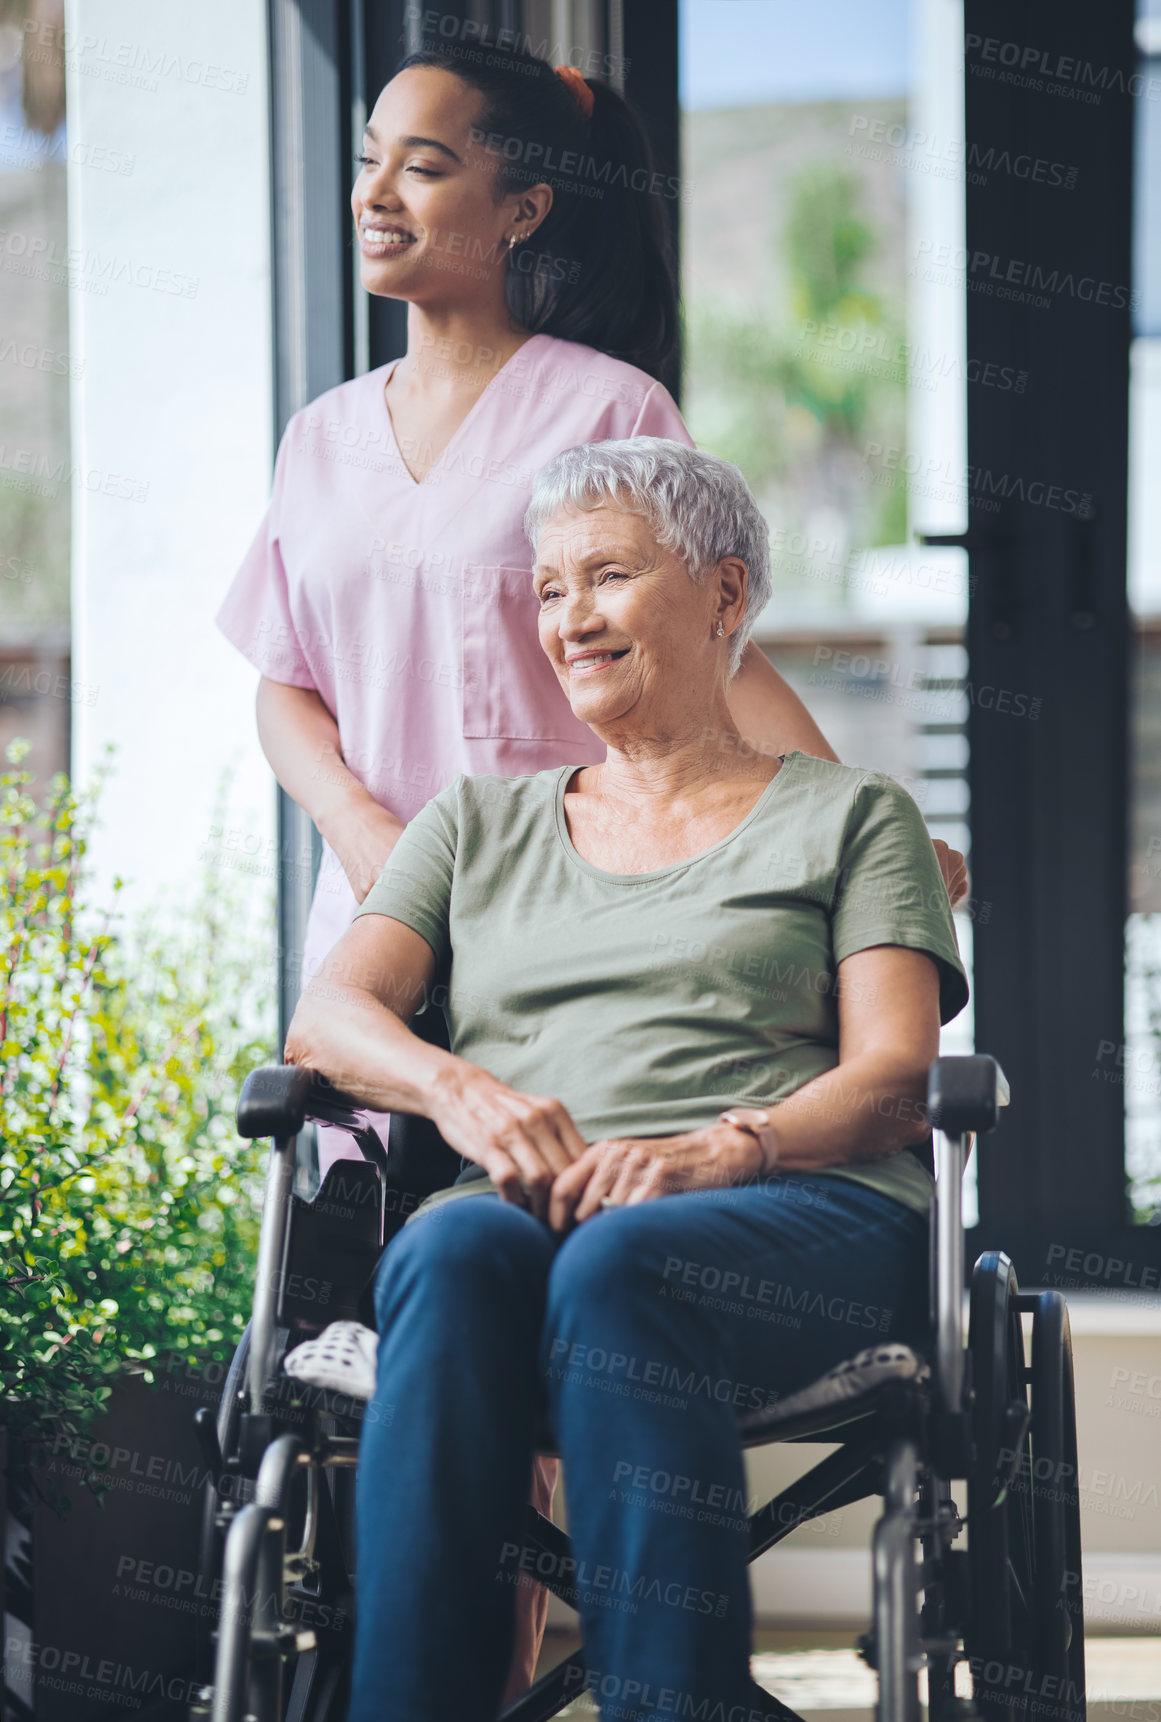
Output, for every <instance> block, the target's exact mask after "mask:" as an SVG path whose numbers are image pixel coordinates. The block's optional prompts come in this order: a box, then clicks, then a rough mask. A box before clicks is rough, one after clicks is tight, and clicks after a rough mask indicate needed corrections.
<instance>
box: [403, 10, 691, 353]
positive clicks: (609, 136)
mask: <svg viewBox="0 0 1161 1722" xmlns="http://www.w3.org/2000/svg"><path fill="white" fill-rule="evenodd" d="M411 66H436V67H440V68H442V69H443V70H444V71H448V72H454V73H455V75H456V77H457V78H462V79H463V81H464V83H465V84H468V85H469V86H470V87H471V88H472V89H474V90H478V91H479V92H480V94H481V95H482V96H483V98H484V101H483V106H482V108H481V109H480V112H479V115H478V116H477V119H476V122H475V125H474V127H473V133H472V135H473V140H474V141H475V142H476V143H478V144H479V145H480V146H481V147H482V148H488V149H490V150H491V152H492V153H493V154H494V155H495V158H496V180H495V196H496V198H497V201H498V200H499V199H501V198H503V197H507V196H509V195H510V194H511V193H513V192H519V191H521V190H523V189H524V188H526V187H528V186H532V185H537V184H542V183H546V184H548V185H551V187H552V192H553V197H552V208H551V209H550V210H549V212H548V214H547V216H546V217H545V219H544V220H543V221H542V222H541V223H540V226H539V227H538V228H537V229H536V232H535V234H534V235H533V236H532V237H531V238H530V239H528V240H526V241H524V242H523V243H521V244H518V245H517V246H516V247H515V249H514V250H513V252H512V254H511V257H510V259H509V265H508V306H509V309H510V310H511V312H512V314H513V316H514V317H515V318H516V319H517V321H518V322H519V323H520V324H521V325H522V326H523V327H524V328H525V329H528V330H530V331H531V332H532V333H533V334H544V335H555V336H557V337H558V338H559V339H560V340H563V341H580V342H583V343H584V344H585V345H586V346H589V347H595V348H597V349H598V350H599V351H600V352H602V353H608V354H610V355H611V356H612V357H613V358H617V359H624V360H626V361H627V362H628V363H630V364H633V365H637V366H639V368H640V369H641V370H643V371H646V372H648V374H649V375H650V376H652V377H657V376H659V375H660V373H661V370H662V367H663V366H664V363H665V361H666V359H667V358H668V357H669V355H670V354H671V353H672V351H673V349H674V346H675V344H676V341H677V332H678V313H677V284H676V279H675V271H674V264H673V255H672V246H671V244H670V241H669V232H670V229H669V227H668V223H667V220H666V215H665V203H666V200H667V199H672V198H674V197H676V196H677V194H678V189H679V188H678V184H677V181H676V179H675V178H672V177H669V176H663V175H660V174H658V173H656V172H655V170H654V166H653V152H652V150H651V149H650V146H649V139H648V136H647V135H646V132H645V128H644V127H643V125H642V124H641V121H640V119H639V118H638V116H637V114H636V113H635V112H634V110H633V109H632V108H631V107H630V106H629V104H628V103H627V102H626V101H624V100H623V99H622V97H620V96H619V95H618V94H617V92H616V91H615V90H613V89H611V88H610V87H609V85H607V84H602V83H599V82H597V80H596V79H586V80H585V82H586V84H587V86H588V88H589V90H590V91H591V92H592V98H593V100H592V114H591V116H586V115H585V113H584V109H583V107H582V103H581V101H580V100H578V97H577V95H576V93H575V91H574V90H573V89H572V88H571V87H570V85H569V83H568V81H566V80H565V79H564V78H561V77H558V76H557V75H556V73H555V72H554V71H553V69H552V67H551V66H550V65H549V63H548V61H547V60H542V59H539V58H538V57H537V56H535V55H533V54H529V53H527V52H524V51H522V50H520V49H519V48H516V47H514V48H512V49H510V50H508V49H501V48H498V47H497V48H485V47H481V46H479V45H478V44H473V45H471V51H470V53H469V52H468V51H467V48H466V47H465V50H464V51H463V52H462V54H461V53H459V52H457V44H455V43H448V44H445V45H444V46H441V47H438V48H431V49H424V50H421V51H420V52H418V53H414V54H409V55H408V56H407V57H406V58H405V59H404V60H401V61H400V63H399V65H398V66H397V67H396V71H397V72H402V71H406V70H407V69H408V68H409V67H411Z"/></svg>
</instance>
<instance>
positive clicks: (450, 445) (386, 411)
mask: <svg viewBox="0 0 1161 1722" xmlns="http://www.w3.org/2000/svg"><path fill="white" fill-rule="evenodd" d="M546 339H549V337H547V336H544V335H529V337H528V339H527V340H526V341H522V342H521V343H520V345H519V346H518V347H517V349H516V351H515V352H514V353H510V354H509V356H508V358H506V359H505V361H504V363H503V364H502V365H501V366H500V369H499V370H498V371H497V372H496V375H495V376H494V377H489V379H488V381H487V382H486V383H485V384H484V387H483V388H482V389H481V390H480V392H479V394H478V395H477V396H476V398H475V400H474V401H473V402H472V404H471V406H470V407H469V408H468V410H467V412H466V413H465V414H464V416H463V418H462V419H461V420H460V422H459V424H458V425H457V426H456V428H455V430H454V431H453V432H452V434H451V436H450V437H449V438H448V440H447V441H446V442H445V443H444V445H443V447H442V448H441V449H440V451H439V453H438V454H437V455H436V457H435V459H434V460H433V461H432V463H431V465H430V466H429V467H428V469H427V471H426V472H425V473H424V475H423V477H422V478H416V476H415V474H414V473H413V472H412V470H411V468H410V467H409V466H408V464H407V462H406V461H405V460H404V458H403V451H402V449H401V448H400V447H399V438H398V437H397V436H396V435H395V424H394V421H393V420H392V417H391V408H390V407H389V406H388V405H387V384H388V383H389V382H390V381H391V378H392V376H393V375H394V374H395V367H396V365H398V364H399V362H400V360H401V359H403V358H405V357H406V355H405V354H403V353H401V354H400V355H399V358H398V359H391V360H390V361H389V362H388V363H387V364H386V365H385V366H384V367H383V380H382V382H381V383H380V384H379V404H380V407H381V408H382V411H383V416H384V418H385V419H386V420H387V434H388V436H389V437H390V438H391V443H392V446H393V448H394V450H395V454H396V457H397V459H398V461H399V465H400V466H401V467H402V469H403V471H404V472H405V473H406V475H407V478H408V479H409V481H410V482H411V484H412V485H413V486H414V488H415V489H416V490H421V489H422V488H423V486H424V485H425V484H426V483H427V481H428V479H429V478H430V477H431V475H432V473H434V472H437V471H438V470H439V468H440V467H441V466H442V465H443V463H444V461H445V459H446V458H447V455H448V454H449V452H450V451H451V450H452V449H454V447H455V445H456V443H457V442H458V441H459V440H460V438H461V437H462V436H463V434H464V432H465V431H466V430H467V428H468V426H469V425H470V424H471V422H472V420H473V418H474V417H475V416H476V414H477V413H478V412H479V410H480V408H481V406H482V405H483V403H484V401H485V400H486V399H487V396H488V392H489V390H490V389H492V388H493V387H494V386H495V384H496V383H498V382H499V380H500V378H501V377H502V376H503V375H504V372H505V371H506V370H507V369H508V367H509V365H511V364H512V363H513V362H514V361H515V360H516V359H518V358H519V357H520V354H521V353H524V352H526V351H527V349H528V348H529V347H530V346H531V345H532V343H533V341H542V340H546Z"/></svg>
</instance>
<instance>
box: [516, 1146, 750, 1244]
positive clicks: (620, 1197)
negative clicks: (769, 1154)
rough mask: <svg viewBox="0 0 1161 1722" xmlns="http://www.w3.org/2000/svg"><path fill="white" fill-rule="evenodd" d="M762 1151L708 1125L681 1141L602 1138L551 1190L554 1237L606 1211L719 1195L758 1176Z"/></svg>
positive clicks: (550, 1205) (586, 1151) (555, 1182)
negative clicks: (687, 1193) (695, 1194)
mask: <svg viewBox="0 0 1161 1722" xmlns="http://www.w3.org/2000/svg"><path fill="white" fill-rule="evenodd" d="M762 1169H763V1168H762V1150H761V1148H760V1147H759V1145H758V1142H757V1141H756V1139H755V1138H754V1136H752V1135H751V1133H750V1132H749V1131H748V1130H740V1129H738V1127H737V1126H736V1125H733V1124H708V1125H706V1126H705V1128H704V1129H702V1130H687V1131H685V1132H684V1133H683V1134H682V1135H680V1136H638V1137H606V1138H605V1139H604V1140H602V1141H600V1142H592V1143H590V1144H589V1146H588V1148H587V1149H586V1150H585V1152H584V1153H583V1154H582V1155H581V1157H580V1159H579V1160H577V1161H575V1162H574V1163H573V1165H571V1166H569V1167H568V1169H567V1170H566V1171H564V1172H561V1173H560V1174H559V1175H558V1176H557V1178H556V1179H555V1181H554V1182H553V1186H552V1193H551V1197H550V1199H549V1204H548V1223H549V1225H550V1226H551V1228H552V1230H553V1231H554V1232H562V1231H564V1230H565V1229H566V1228H567V1227H568V1226H570V1225H579V1224H580V1223H581V1221H582V1220H587V1219H589V1218H590V1216H591V1215H593V1214H599V1213H600V1211H601V1209H602V1208H604V1207H621V1206H622V1205H627V1204H629V1203H631V1202H648V1201H651V1200H652V1199H653V1198H654V1197H655V1196H673V1195H676V1194H678V1192H680V1191H682V1190H717V1189H721V1188H722V1187H723V1186H725V1185H729V1184H741V1183H744V1182H745V1181H746V1180H747V1179H749V1178H753V1177H755V1176H756V1175H757V1174H758V1173H760V1172H761V1171H762Z"/></svg>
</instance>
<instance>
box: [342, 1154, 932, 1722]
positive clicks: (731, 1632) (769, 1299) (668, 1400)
mask: <svg viewBox="0 0 1161 1722" xmlns="http://www.w3.org/2000/svg"><path fill="white" fill-rule="evenodd" d="M926 1303H927V1223H926V1221H925V1220H924V1219H923V1218H922V1217H921V1216H920V1215H918V1214H915V1213H912V1212H911V1211H910V1210H908V1209H906V1208H904V1207H902V1206H901V1205H900V1204H899V1203H897V1202H895V1201H893V1200H892V1199H891V1198H890V1197H887V1196H882V1195H880V1194H879V1193H878V1192H877V1191H873V1190H869V1189H866V1188H863V1187H861V1186H859V1185H857V1184H853V1183H850V1182H848V1181H846V1180H844V1179H841V1178H834V1177H827V1176H825V1175H816V1176H807V1175H805V1174H800V1173H790V1174H787V1175H785V1176H783V1177H780V1178H777V1179H773V1180H771V1181H770V1182H769V1183H767V1184H764V1185H762V1184H760V1185H754V1186H750V1187H747V1188H744V1189H723V1190H709V1191H699V1192H697V1193H689V1194H684V1195H678V1196H664V1197H661V1198H659V1199H657V1200H655V1201H650V1202H643V1203H640V1204H638V1205H635V1206H633V1207H628V1208H624V1207H622V1208H610V1209H605V1210H603V1211H602V1212H601V1213H599V1214H596V1215H594V1216H593V1217H592V1218H591V1219H589V1220H586V1221H584V1222H583V1223H582V1224H581V1225H580V1226H578V1227H577V1228H576V1229H575V1230H574V1231H573V1232H571V1233H569V1234H568V1235H567V1236H566V1237H564V1238H563V1240H562V1239H561V1238H559V1237H558V1236H557V1235H555V1234H553V1233H552V1232H550V1231H549V1230H548V1228H547V1227H546V1226H545V1225H544V1224H543V1223H542V1222H541V1221H539V1220H537V1219H535V1218H534V1217H533V1216H532V1215H530V1214H529V1213H527V1212H526V1211H525V1210H524V1209H522V1208H518V1207H516V1206H514V1205H513V1204H511V1203H506V1202H503V1201H501V1200H500V1199H499V1197H497V1196H495V1195H490V1194H482V1195H480V1196H479V1197H473V1198H462V1199H460V1200H455V1201H451V1202H448V1203H447V1204H446V1205H442V1206H437V1207H435V1208H433V1209H431V1210H429V1211H428V1212H426V1213H424V1214H421V1215H419V1216H418V1217H417V1218H416V1219H415V1220H414V1221H412V1222H411V1223H410V1224H408V1225H407V1226H405V1227H404V1228H403V1230H402V1231H401V1232H400V1233H399V1234H398V1235H397V1236H396V1237H395V1238H394V1239H393V1240H392V1242H391V1244H390V1246H389V1248H388V1249H387V1251H386V1252H385V1254H384V1257H383V1261H382V1263H381V1266H380V1270H379V1277H378V1282H377V1286H376V1309H377V1314H378V1325H379V1333H380V1335H381V1338H380V1344H379V1373H378V1385H377V1388H376V1393H375V1399H374V1401H373V1402H372V1404H371V1405H370V1406H369V1407H368V1415H367V1419H366V1422H365V1424H364V1431H363V1439H362V1450H361V1456H360V1464H359V1475H358V1514H359V1559H358V1623H357V1631H356V1642H355V1662H354V1671H353V1690H352V1699H351V1709H350V1713H349V1722H493V1719H494V1718H495V1715H496V1712H497V1709H498V1706H499V1699H500V1694H501V1691H502V1689H503V1685H504V1678H505V1674H506V1673H507V1669H508V1663H509V1659H510V1656H511V1651H512V1636H513V1584H514V1582H515V1580H516V1577H517V1574H518V1573H519V1572H520V1571H521V1568H522V1566H523V1570H525V1571H528V1570H532V1571H533V1572H535V1567H534V1566H530V1560H531V1557H530V1556H525V1554H524V1552H523V1524H524V1513H525V1504H526V1502H527V1500H528V1488H529V1476H530V1468H531V1463H532V1455H533V1439H534V1431H535V1428H536V1424H537V1419H538V1416H539V1414H540V1413H541V1411H542V1409H543V1408H544V1407H547V1411H548V1416H549V1419H550V1422H551V1426H552V1429H553V1431H554V1433H555V1435H556V1441H557V1446H558V1450H559V1452H560V1455H561V1458H562V1460H563V1464H564V1487H565V1497H566V1501H567V1505H568V1518H569V1531H570V1535H571V1537H572V1542H573V1556H574V1558H575V1561H576V1568H575V1571H573V1572H572V1573H571V1574H570V1575H569V1576H571V1578H572V1579H573V1581H574V1582H575V1583H576V1585H577V1587H578V1590H579V1597H580V1601H579V1607H580V1613H581V1618H582V1626H583V1632H584V1643H585V1655H586V1660H587V1664H588V1685H589V1687H590V1688H591V1690H592V1693H593V1696H594V1698H595V1699H596V1701H597V1702H598V1703H599V1705H600V1710H601V1716H602V1718H603V1719H604V1722H611V1719H613V1718H615V1719H616V1722H638V1719H644V1718H652V1717H657V1718H666V1719H667V1722H672V1719H673V1717H674V1716H681V1715H694V1716H696V1715H702V1716H720V1717H721V1718H723V1719H724V1722H755V1719H756V1718H758V1717H760V1716H764V1715H765V1714H767V1713H769V1714H773V1713H774V1709H775V1706H774V1701H773V1700H768V1701H767V1707H766V1709H763V1708H762V1707H761V1694H760V1693H759V1692H758V1689H757V1688H756V1687H755V1686H754V1684H753V1683H752V1681H751V1679H750V1674H749V1657H750V1625H751V1623H750V1591H749V1581H748V1573H747V1566H748V1562H747V1550H748V1536H747V1522H746V1521H747V1514H748V1512H750V1511H753V1510H754V1509H755V1508H756V1506H757V1505H759V1504H760V1503H757V1502H753V1501H747V1499H746V1480H745V1474H744V1470H743V1462H742V1448H741V1445H740V1442H739V1439H738V1434H737V1427H736V1419H737V1416H738V1415H739V1413H740V1412H743V1411H746V1410H749V1409H753V1408H755V1407H756V1406H759V1405H764V1404H767V1403H770V1402H772V1401H773V1400H775V1399H777V1398H779V1397H780V1396H783V1395H785V1394H787V1393H791V1392H793V1391H795V1390H796V1389H797V1388H799V1387H803V1386H805V1385H806V1384H807V1383H808V1382H810V1381H812V1380H814V1379H815V1378H816V1377H817V1376H819V1375H821V1374H822V1373H823V1372H824V1371H825V1370H827V1369H829V1368H830V1367H831V1366H832V1365H833V1364H835V1363H838V1362H840V1361H841V1360H842V1359H843V1358H847V1357H851V1356H853V1355H854V1353H855V1352H857V1351H860V1350H862V1349H864V1348H865V1347H866V1346H869V1345H874V1344H878V1343H881V1342H882V1341H883V1340H884V1339H895V1340H903V1341H904V1342H906V1343H916V1342H918V1341H921V1340H922V1337H923V1335H924V1332H925V1327H926V1320H927V1315H926ZM703 1706H704V1707H703ZM719 1706H720V1708H719Z"/></svg>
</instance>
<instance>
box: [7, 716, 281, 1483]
mask: <svg viewBox="0 0 1161 1722" xmlns="http://www.w3.org/2000/svg"><path fill="white" fill-rule="evenodd" d="M26 752H27V743H23V742H17V743H14V744H13V745H12V746H11V747H10V748H9V750H8V759H9V761H10V764H11V766H12V767H13V769H11V770H9V771H8V772H6V773H5V774H3V775H2V776H0V873H2V877H3V882H4V895H3V902H2V906H0V1258H2V1260H3V1263H4V1265H3V1267H2V1268H0V1426H3V1427H4V1428H6V1430H7V1431H8V1434H9V1438H10V1447H13V1446H14V1447H15V1449H16V1450H17V1451H18V1452H22V1453H24V1454H26V1455H27V1454H30V1453H31V1454H35V1452H36V1450H37V1447H38V1445H39V1444H41V1443H43V1442H44V1441H46V1440H47V1439H49V1438H50V1437H52V1436H54V1435H60V1434H62V1433H63V1434H65V1435H69V1436H72V1435H75V1434H78V1433H80V1432H82V1431H83V1430H84V1429H85V1428H86V1427H87V1426H88V1425H89V1423H90V1422H91V1420H92V1418H93V1417H94V1416H95V1415H96V1414H97V1413H98V1412H99V1411H100V1410H101V1409H102V1407H103V1406H104V1404H105V1403H106V1401H107V1400H108V1397H109V1394H110V1392H111V1383H112V1380H113V1378H114V1377H115V1376H116V1374H117V1373H118V1372H119V1371H120V1370H123V1369H126V1368H131V1369H137V1370H140V1371H143V1372H144V1373H145V1374H146V1375H147V1376H149V1375H150V1373H151V1368H152V1367H153V1366H155V1365H156V1364H157V1363H158V1362H159V1360H161V1359H162V1358H163V1357H165V1356H167V1355H168V1356H172V1355H173V1354H175V1353H176V1354H184V1355H185V1356H187V1357H188V1356H194V1355H196V1356H197V1358H198V1359H199V1360H205V1359H226V1358H228V1357H229V1356H230V1355H231V1354H232V1352H233V1350H234V1348H235V1346H236V1344H237V1341H238V1338H239V1336H240V1334H241V1331H242V1328H243V1326H244V1325H245V1320H246V1310H247V1305H248V1301H249V1296H250V1288H251V1284H252V1277H253V1276H252V1268H251V1262H252V1259H253V1255H254V1251H255V1248H256V1244H257V1231H258V1219H257V1209H256V1200H255V1198H256V1187H257V1160H258V1151H257V1150H256V1149H255V1148H254V1147H253V1146H251V1145H249V1144H246V1143H242V1142H240V1141H239V1139H238V1138H237V1136H236V1134H235V1132H234V1127H233V1120H232V1112H233V1106H234V1101H235V1097H236V1094H237V1089H238V1085H239V1083H240V1081H241V1079H242V1077H243V1076H244V1075H245V1073H246V1071H247V1070H248V1069H250V1068H252V1067H253V1066H254V1065H255V1064H257V1063H260V1062H262V1061H263V1059H264V1058H266V1057H268V1056H269V1052H270V1046H271V1043H272V1040H273V1020H272V1019H273V1008H272V996H273V985H272V980H271V977H270V976H269V974H267V973H265V972H264V965H263V957H264V956H265V959H266V963H267V964H268V962H269V954H268V953H264V952H263V951H262V950H261V948H255V947H254V946H253V945H252V946H251V947H250V948H249V949H247V947H246V943H245V941H246V938H247V935H246V932H245V929H246V928H247V926H253V925H255V924H258V923H257V918H256V917H255V916H253V914H250V915H246V914H245V913H243V912H241V911H242V905H241V904H240V903H239V900H238V892H239V890H240V887H239V886H236V885H230V884H227V883H226V882H224V881H223V880H222V879H221V878H220V877H218V878H215V877H214V876H213V875H212V874H207V876H206V878H205V880H204V882H203V884H202V887H201V890H200V895H199V897H198V898H197V900H196V901H195V902H193V903H191V904H190V905H189V909H188V913H187V914H186V915H184V916H183V917H182V918H181V921H180V924H179V925H178V926H177V928H176V930H175V928H174V926H173V925H172V924H165V925H161V924H157V923H155V924H153V925H150V926H142V927H139V928H138V930H137V932H136V933H134V934H126V933H125V932H123V931H122V930H120V929H119V928H118V927H117V926H116V925H115V922H116V920H117V918H118V917H117V894H118V892H119V890H120V881H119V880H118V881H114V884H113V888H112V903H111V904H110V906H109V907H108V908H107V909H106V910H104V911H103V912H101V911H98V910H97V909H96V908H95V907H94V906H93V904H92V903H90V902H89V900H88V892H89V887H90V881H89V877H88V874H87V872H86V864H85V855H86V850H87V847H88V838H89V833H90V831H91V828H92V823H93V819H94V814H95V808H96V804H97V797H98V792H99V782H98V784H97V785H95V786H94V789H93V790H92V791H91V792H90V793H89V794H87V795H86V796H83V797H82V796H78V795H77V794H76V793H75V792H74V790H73V789H72V788H71V787H70V785H69V783H68V781H67V779H65V778H64V777H56V778H54V779H53V780H52V782H51V784H50V785H49V786H48V793H47V796H46V799H45V804H44V806H43V808H41V809H38V808H37V805H36V802H35V801H34V800H33V798H32V795H31V794H30V790H29V786H30V783H31V782H32V777H31V774H30V773H29V772H27V771H24V770H21V769H20V764H21V760H22V759H23V757H24V755H25V753H26ZM267 924H269V922H267Z"/></svg>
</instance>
